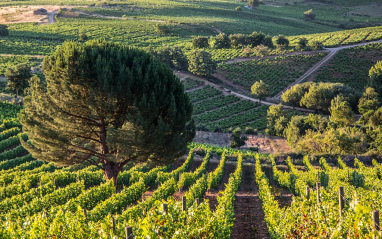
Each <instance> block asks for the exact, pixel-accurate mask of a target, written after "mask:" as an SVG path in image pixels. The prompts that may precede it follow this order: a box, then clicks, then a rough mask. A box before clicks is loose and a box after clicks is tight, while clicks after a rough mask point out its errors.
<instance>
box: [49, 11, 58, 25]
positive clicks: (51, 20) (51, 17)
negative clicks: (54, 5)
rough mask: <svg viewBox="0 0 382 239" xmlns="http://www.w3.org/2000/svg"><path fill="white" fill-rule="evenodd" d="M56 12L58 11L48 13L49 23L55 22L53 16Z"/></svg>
mask: <svg viewBox="0 0 382 239" xmlns="http://www.w3.org/2000/svg"><path fill="white" fill-rule="evenodd" d="M57 13H58V10H54V11H51V12H50V13H49V24H52V23H55V22H56V18H55V16H56V15H57Z"/></svg>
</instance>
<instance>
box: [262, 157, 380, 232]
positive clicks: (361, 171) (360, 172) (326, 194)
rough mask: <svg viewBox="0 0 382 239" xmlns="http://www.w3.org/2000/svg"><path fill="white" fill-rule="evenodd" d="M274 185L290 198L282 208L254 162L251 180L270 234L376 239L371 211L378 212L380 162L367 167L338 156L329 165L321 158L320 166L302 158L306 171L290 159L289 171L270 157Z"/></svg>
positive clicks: (357, 161) (288, 161)
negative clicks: (254, 167) (255, 187)
mask: <svg viewBox="0 0 382 239" xmlns="http://www.w3.org/2000/svg"><path fill="white" fill-rule="evenodd" d="M270 162H271V165H272V171H273V173H272V174H273V179H274V181H275V183H276V186H273V187H282V188H285V189H287V190H289V191H290V192H291V193H293V194H294V195H295V196H293V199H292V200H291V204H290V205H288V206H286V207H284V208H281V207H280V206H279V203H278V202H277V200H276V199H275V196H274V195H272V191H271V188H272V187H271V185H270V184H269V180H268V178H267V177H266V176H265V174H264V173H263V172H262V171H261V166H260V160H257V161H256V182H257V184H258V185H259V195H260V198H261V199H262V201H263V209H264V212H265V221H266V222H267V225H268V229H269V233H270V235H271V237H272V238H305V237H314V238H327V237H333V238H373V235H375V236H376V237H375V238H380V237H381V236H382V233H381V231H377V230H375V229H376V228H375V227H374V226H373V222H372V211H373V210H379V211H380V210H381V205H382V204H381V197H380V196H379V195H380V189H381V185H382V184H381V182H380V180H381V175H380V172H381V165H380V164H379V163H377V162H376V161H375V160H374V161H373V166H372V167H366V166H365V165H364V164H363V163H362V162H361V161H359V160H358V159H355V160H354V167H349V166H347V165H346V164H345V163H344V161H343V160H341V158H339V159H338V161H337V162H336V166H335V167H333V166H330V165H329V164H328V163H327V162H326V160H325V159H324V158H321V159H320V168H317V167H313V166H312V164H311V162H310V161H309V157H308V156H306V157H305V158H304V160H303V162H304V165H305V168H306V170H299V169H297V168H296V166H295V165H294V164H293V163H292V160H291V159H290V158H289V159H288V160H287V165H288V169H289V170H288V172H282V171H280V170H279V169H277V167H276V163H275V160H274V159H273V158H272V157H270Z"/></svg>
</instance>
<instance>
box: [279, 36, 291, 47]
mask: <svg viewBox="0 0 382 239" xmlns="http://www.w3.org/2000/svg"><path fill="white" fill-rule="evenodd" d="M276 44H277V45H279V46H285V47H288V46H289V40H288V39H287V38H286V37H285V36H284V35H278V36H277V40H276Z"/></svg>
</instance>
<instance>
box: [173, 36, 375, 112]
mask: <svg viewBox="0 0 382 239" xmlns="http://www.w3.org/2000/svg"><path fill="white" fill-rule="evenodd" d="M380 42H382V40H378V41H372V42H364V43H359V44H354V45H347V46H340V47H334V48H325V50H326V51H327V52H329V54H328V55H326V56H325V57H324V58H323V59H322V60H321V61H320V62H318V63H317V64H316V65H314V66H313V67H312V68H310V69H309V70H308V71H306V72H305V74H304V75H302V76H301V77H300V78H298V79H297V80H296V81H294V82H293V83H291V84H290V85H288V86H287V87H286V88H285V89H284V90H283V91H281V92H279V93H278V94H277V95H275V96H274V97H272V98H270V99H272V101H276V100H277V101H279V102H280V98H281V95H282V94H283V93H284V92H285V91H286V90H288V89H290V88H291V87H293V86H294V85H296V84H299V83H301V82H303V81H304V80H306V79H307V78H308V77H309V76H310V75H311V74H313V73H314V72H316V71H317V70H318V69H320V68H321V67H322V65H323V64H325V63H326V62H328V61H329V60H330V59H331V58H332V57H333V56H334V55H335V54H336V53H337V52H338V51H340V50H343V49H348V48H353V47H357V46H364V45H368V44H373V43H380ZM248 60H253V59H248ZM232 63H234V62H232ZM175 74H177V75H178V76H179V78H180V79H184V78H187V77H192V78H197V79H199V80H202V81H204V82H206V84H209V85H211V86H213V87H215V88H216V89H219V90H221V91H223V90H222V89H221V88H222V87H221V86H219V85H217V84H214V83H212V82H210V81H208V80H207V79H205V78H202V77H199V76H196V75H193V74H191V73H189V72H177V73H175ZM229 92H230V94H233V95H236V96H237V97H239V98H242V99H245V100H250V101H253V102H259V103H261V104H264V105H278V104H279V103H273V102H269V101H261V102H260V100H259V99H254V98H252V97H249V96H246V95H243V94H240V93H238V92H234V91H229ZM226 93H227V92H226ZM284 108H285V109H295V110H298V111H302V112H307V113H314V110H311V109H306V108H301V107H294V108H293V107H292V106H287V105H284ZM356 116H359V115H356Z"/></svg>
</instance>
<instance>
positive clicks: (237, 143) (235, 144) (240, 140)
mask: <svg viewBox="0 0 382 239" xmlns="http://www.w3.org/2000/svg"><path fill="white" fill-rule="evenodd" d="M241 133H242V132H241V129H240V128H236V129H234V130H233V131H232V135H231V148H240V147H241V146H243V145H245V141H246V140H247V139H248V137H247V136H245V135H244V136H241Z"/></svg>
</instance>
